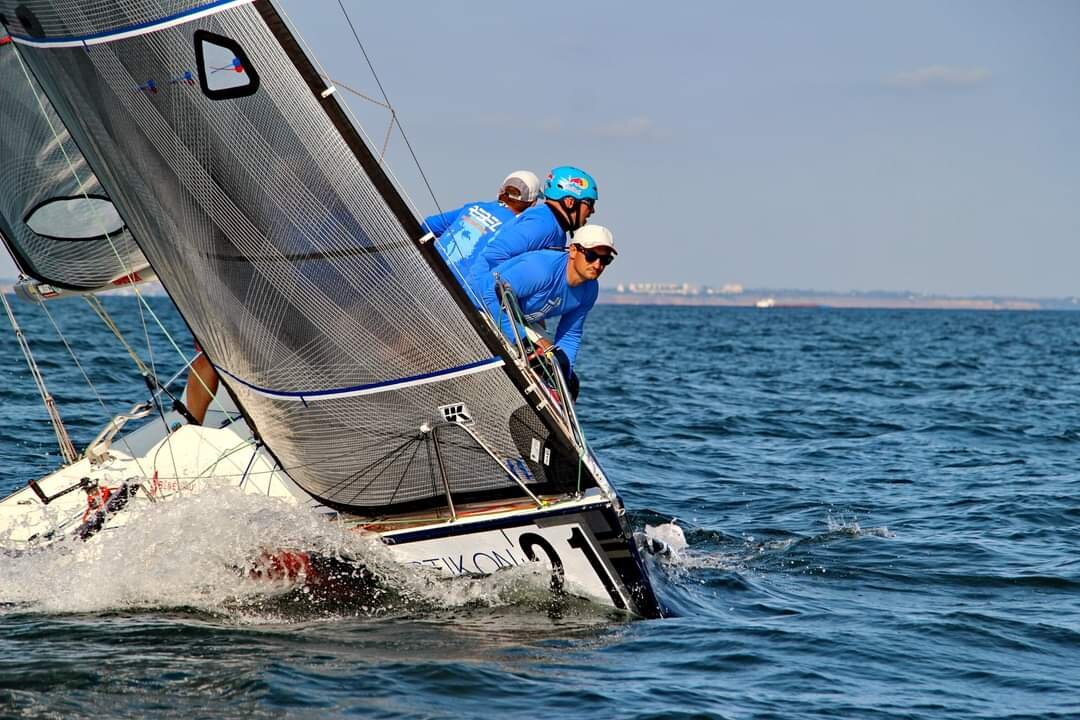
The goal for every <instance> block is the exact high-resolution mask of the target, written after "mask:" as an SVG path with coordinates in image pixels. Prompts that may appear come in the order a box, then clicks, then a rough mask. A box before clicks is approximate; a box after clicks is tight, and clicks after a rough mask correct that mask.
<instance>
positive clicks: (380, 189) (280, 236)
mask: <svg viewBox="0 0 1080 720" xmlns="http://www.w3.org/2000/svg"><path fill="white" fill-rule="evenodd" d="M0 23H2V24H3V25H4V27H5V29H6V30H7V32H8V33H9V34H10V37H11V38H12V41H13V42H12V44H13V45H15V46H16V49H17V51H18V58H19V61H20V62H21V63H23V64H24V65H25V68H26V70H27V75H28V79H29V80H30V82H29V84H28V86H29V87H31V88H40V90H41V91H42V92H41V93H40V99H41V101H43V102H44V101H47V102H48V106H49V108H50V109H49V112H52V113H54V114H55V116H56V118H58V120H59V123H58V124H57V126H62V127H63V131H64V132H65V133H68V134H70V138H69V139H70V141H71V144H72V145H73V146H74V147H77V149H78V151H79V154H78V157H79V158H81V160H80V161H78V162H84V163H85V170H86V173H85V174H88V173H89V172H90V171H92V174H93V177H94V181H93V182H94V183H98V184H99V185H100V190H101V192H100V193H98V192H96V191H91V190H90V189H89V188H90V187H91V186H89V185H88V184H87V182H89V181H85V180H84V181H82V185H81V189H80V191H79V192H77V193H76V192H72V193H70V196H71V197H75V198H81V199H82V203H81V205H82V207H81V208H74V207H73V208H70V209H72V210H76V209H81V210H82V211H84V212H90V211H91V210H95V211H98V214H99V215H103V216H108V215H109V214H108V212H104V213H102V212H101V211H102V210H105V209H106V206H105V205H103V204H102V203H106V204H107V206H108V208H112V209H113V211H114V213H115V218H114V219H113V220H112V227H111V228H110V229H109V230H107V231H104V232H102V233H99V235H100V236H101V237H100V238H98V239H100V240H102V241H103V242H104V243H105V247H108V248H109V249H110V251H112V252H113V254H114V255H115V256H116V258H115V259H116V260H117V262H118V263H119V264H120V266H121V271H120V272H119V273H117V274H115V276H113V277H111V278H107V279H105V280H104V281H101V280H95V281H94V282H96V283H99V287H102V286H106V285H108V284H110V283H114V282H115V281H116V279H117V278H127V280H128V281H129V282H136V281H138V280H139V279H142V278H144V277H147V278H148V277H151V276H152V277H156V278H157V279H159V280H160V282H161V284H162V285H163V287H164V288H165V290H166V292H167V293H168V295H169V296H170V298H171V299H172V301H173V303H174V304H175V306H176V308H177V310H178V311H179V313H180V315H181V316H182V318H183V319H184V321H185V322H186V323H187V325H188V327H189V328H190V330H191V333H192V335H193V336H194V337H195V338H197V340H198V342H199V344H200V345H201V347H202V349H203V352H205V354H206V356H207V357H208V358H209V359H210V361H211V362H212V363H213V365H214V368H215V369H216V370H217V373H218V375H219V376H220V378H221V382H222V390H221V392H219V393H218V399H219V403H218V407H217V408H215V409H213V410H212V411H211V413H210V414H209V415H208V417H207V419H206V420H205V421H204V422H203V423H202V424H201V425H199V424H195V423H192V422H189V421H188V420H189V419H190V418H186V417H185V409H184V403H183V402H182V400H180V399H179V398H177V402H175V403H174V404H173V406H172V407H171V408H170V407H167V406H166V403H165V402H164V396H163V392H164V391H163V388H165V387H166V386H167V383H161V382H158V381H157V380H156V379H154V380H153V381H152V382H150V383H149V384H150V386H151V389H152V390H153V395H152V399H151V401H149V402H147V403H144V404H141V405H139V406H136V407H133V408H132V409H131V411H130V412H128V413H125V414H123V415H121V416H119V417H117V418H114V419H113V420H112V421H111V422H110V423H108V424H107V425H106V427H105V429H104V430H103V431H102V433H101V435H99V436H98V438H96V439H95V440H94V442H92V443H91V444H90V446H89V447H88V448H87V449H86V450H85V452H83V453H81V454H80V455H79V456H78V457H71V458H68V463H67V464H66V465H65V466H64V467H62V468H60V469H59V470H58V471H56V472H55V473H52V474H50V475H48V476H46V477H45V478H41V479H39V480H36V481H33V482H31V483H30V484H29V486H28V487H26V488H24V489H21V490H19V491H17V492H16V493H14V494H13V495H11V496H9V497H8V498H6V499H5V500H3V501H2V502H0V537H3V538H6V541H5V542H6V543H7V544H8V545H10V546H19V547H31V546H34V545H35V544H41V543H47V542H50V541H52V540H53V539H55V538H57V537H61V536H63V537H70V536H71V535H72V534H75V535H77V536H79V537H87V538H91V541H92V537H93V536H94V535H95V534H96V533H100V532H108V531H109V529H110V528H112V527H117V526H119V525H121V524H123V523H124V522H127V521H128V520H127V518H128V517H129V515H130V513H129V512H128V509H129V508H131V507H134V506H135V505H136V504H138V503H145V502H157V501H159V500H161V499H166V498H168V497H171V496H174V495H179V494H183V493H184V492H192V491H199V492H213V490H214V488H215V482H216V481H215V479H214V478H217V477H230V478H233V480H232V482H234V484H235V482H236V478H239V484H240V485H241V486H243V487H244V488H245V490H247V491H250V492H260V493H265V494H268V495H277V496H280V497H283V498H288V499H290V500H291V501H293V502H296V503H298V504H301V505H306V506H308V507H310V508H311V510H312V511H313V512H318V513H322V514H325V515H326V516H327V517H328V518H335V519H336V520H337V521H338V522H340V523H343V524H344V525H345V526H347V527H350V528H354V529H356V530H357V531H359V532H369V533H375V534H377V536H378V537H379V538H380V539H381V540H382V542H383V543H385V544H386V545H387V546H388V547H389V549H390V550H391V552H392V554H393V555H394V557H395V558H396V559H398V560H399V561H401V562H405V563H417V564H426V565H430V566H432V567H437V568H440V569H442V570H444V571H445V572H447V573H448V574H451V575H453V574H472V573H491V572H496V571H498V570H499V569H500V568H505V567H512V566H514V565H519V564H522V563H525V562H539V563H544V564H545V565H547V566H548V567H550V569H551V573H552V580H553V587H555V588H556V589H557V590H559V591H562V592H570V593H574V594H578V595H581V596H584V597H589V598H592V599H594V600H596V601H598V602H601V603H604V604H608V605H610V606H612V607H614V608H618V609H621V610H624V611H626V612H628V613H632V614H635V615H638V616H643V617H658V616H660V615H661V614H662V610H661V607H660V605H659V603H658V602H657V600H656V597H655V595H654V592H653V589H652V587H651V584H650V581H649V577H648V574H647V572H646V564H645V562H644V560H643V557H642V555H641V551H640V550H639V548H638V546H637V544H636V542H635V539H634V534H633V531H632V528H631V527H630V525H629V523H628V521H627V518H626V515H625V508H624V506H623V502H622V500H621V498H620V497H619V495H618V493H617V492H616V490H615V489H614V487H613V486H612V484H611V482H610V481H609V480H608V478H607V476H606V474H605V473H604V471H603V469H602V467H601V465H600V463H599V461H598V459H597V458H596V456H595V454H594V453H593V452H592V450H591V449H590V448H589V446H588V444H587V443H586V441H585V438H584V434H583V433H582V432H581V429H580V425H579V423H578V419H577V416H576V414H575V411H574V407H573V402H572V401H571V400H570V399H569V397H568V396H567V394H566V392H565V386H564V382H563V378H562V377H561V375H560V371H559V368H558V366H557V365H555V364H551V365H548V366H546V367H541V368H539V369H538V368H536V367H535V366H533V365H530V362H529V359H528V354H529V353H528V348H527V347H526V345H525V341H524V340H523V339H520V338H519V339H518V340H517V341H516V342H512V343H510V342H506V341H505V340H504V339H503V337H502V335H501V333H500V332H499V331H498V329H497V327H496V325H495V324H494V323H493V321H492V319H491V318H489V317H487V316H486V315H484V314H481V313H479V312H478V311H476V310H475V309H474V307H473V304H472V303H471V302H470V300H469V298H468V297H467V296H466V294H465V292H464V291H463V290H462V288H461V286H459V285H458V283H457V282H456V281H455V278H454V277H453V275H452V274H451V272H450V271H449V269H448V268H447V266H446V264H445V262H444V261H443V260H442V258H441V257H440V255H439V253H438V252H437V251H436V249H435V248H434V247H433V244H434V243H433V237H432V236H431V235H430V233H425V231H424V228H423V227H422V226H421V224H420V222H419V221H418V220H417V216H416V214H415V213H414V211H413V209H412V207H411V206H410V204H409V202H408V201H407V200H406V198H405V197H404V195H403V194H402V193H401V192H400V191H399V189H398V187H397V185H396V184H395V182H394V180H393V179H392V176H391V175H390V173H389V171H388V170H387V168H386V167H385V165H384V164H383V162H382V160H381V159H380V158H379V157H378V156H376V155H375V154H374V152H373V151H372V149H371V147H370V146H369V144H368V143H367V141H366V140H365V139H364V136H363V135H362V133H361V132H360V131H359V130H358V129H357V126H356V124H354V123H353V122H352V120H351V118H350V115H349V113H348V110H347V107H346V106H345V105H344V103H342V102H341V101H340V100H339V98H338V96H337V93H336V90H337V88H336V87H335V85H334V84H333V83H332V82H331V81H329V80H328V79H327V78H326V76H325V75H324V74H323V73H322V72H320V71H319V69H318V68H317V66H316V65H315V62H314V60H313V59H312V58H311V57H310V56H309V55H308V54H307V53H306V52H305V50H304V49H303V47H302V45H301V43H300V41H299V40H298V38H297V36H296V34H295V33H294V32H293V30H292V29H291V27H290V25H289V23H288V22H287V20H286V18H285V17H284V16H283V14H282V13H281V11H280V10H279V8H278V7H277V6H276V5H275V4H274V3H273V2H271V1H270V0H215V1H211V2H206V1H203V2H197V1H192V0H187V1H177V0H169V1H167V2H166V0H156V1H154V2H146V1H145V0H140V1H138V2H136V1H134V0H127V1H122V0H115V1H113V0H109V1H105V0H89V1H88V2H81V3H68V2H48V1H47V0H41V1H26V0H0ZM0 49H2V48H0ZM8 49H10V48H8ZM53 132H54V135H53V136H52V138H51V141H55V143H61V140H62V138H61V136H60V135H59V134H58V133H57V132H56V131H55V128H54V130H53ZM94 198H99V200H98V202H94V203H89V201H91V200H93V199H94ZM19 209H20V210H25V208H19ZM12 217H16V218H18V219H19V223H16V225H18V224H20V223H21V224H22V225H26V227H0V230H2V232H3V234H4V236H5V239H6V241H7V244H8V246H9V247H10V248H13V254H14V255H15V256H16V260H17V261H18V262H19V264H20V267H21V268H22V269H23V271H24V272H25V273H26V274H27V275H28V276H29V277H30V278H32V280H31V281H30V282H32V283H36V284H38V285H42V284H44V285H47V286H49V287H50V288H60V289H67V290H68V291H69V292H91V291H92V290H94V288H91V287H88V285H93V284H94V283H88V284H87V285H76V284H73V283H70V282H65V281H64V279H63V278H60V277H54V276H53V275H51V274H49V273H47V272H45V271H43V270H41V266H40V263H38V262H37V261H36V260H34V258H36V257H37V256H36V255H34V254H32V253H31V252H30V251H29V250H26V249H25V248H27V247H28V246H29V243H28V241H26V240H22V241H21V240H20V239H19V238H20V237H22V236H21V235H20V232H21V231H25V232H24V233H23V234H26V233H29V234H28V235H27V237H30V238H31V239H36V236H37V235H40V233H36V230H35V227H36V224H32V223H29V222H26V220H27V218H32V217H33V216H32V215H27V214H26V213H25V212H23V213H22V214H19V213H14V214H13V215H12ZM39 219H40V218H39ZM9 221H10V218H9ZM129 238H130V240H131V247H128V248H127V250H128V252H127V254H126V255H125V254H124V252H123V251H121V248H122V247H126V245H124V242H122V241H126V240H127V239H129ZM19 253H22V255H23V257H22V259H21V260H20V256H19ZM43 254H44V255H48V253H47V252H45V253H43ZM144 261H145V263H144ZM143 263H144V264H143ZM140 264H142V265H140ZM136 270H137V271H136ZM106 275H108V273H106ZM38 299H43V298H42V293H38ZM45 301H47V299H45ZM506 310H507V311H508V312H512V311H513V299H512V298H507V300H506ZM35 377H38V374H35ZM39 388H44V384H43V382H42V383H39ZM46 396H47V393H43V397H46ZM129 423H130V426H131V427H133V426H135V425H138V427H137V428H136V429H134V430H131V431H130V432H125V431H124V429H125V425H128V424H129ZM55 424H56V422H55V421H54V425H55ZM163 449H167V451H166V450H163ZM103 488H104V489H107V490H108V491H109V492H108V497H105V495H104V493H103ZM88 503H89V504H90V505H89V506H88Z"/></svg>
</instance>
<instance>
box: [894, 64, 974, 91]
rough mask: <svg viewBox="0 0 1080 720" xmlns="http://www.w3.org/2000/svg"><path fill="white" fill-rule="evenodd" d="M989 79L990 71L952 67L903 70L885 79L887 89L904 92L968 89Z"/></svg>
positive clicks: (942, 66) (937, 66) (931, 66)
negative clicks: (930, 89) (899, 89)
mask: <svg viewBox="0 0 1080 720" xmlns="http://www.w3.org/2000/svg"><path fill="white" fill-rule="evenodd" d="M989 79H990V71H989V70H987V69H985V68H980V67H954V66H949V65H927V66H926V67H921V68H918V69H915V70H905V71H904V72H898V73H896V74H895V75H892V76H891V77H888V78H886V80H885V84H886V85H888V86H889V87H895V88H904V89H906V90H920V89H923V88H968V87H974V86H976V85H980V84H982V83H984V82H986V81H987V80H989Z"/></svg>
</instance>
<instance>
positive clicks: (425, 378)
mask: <svg viewBox="0 0 1080 720" xmlns="http://www.w3.org/2000/svg"><path fill="white" fill-rule="evenodd" d="M502 365H503V359H502V358H500V357H490V358H487V359H485V360H477V361H476V362H471V363H468V364H466V365H459V366H457V367H452V368H446V369H444V370H435V371H433V372H429V373H423V374H421V375H411V376H409V377H404V378H398V379H396V380H383V381H382V382H376V383H368V384H366V385H353V386H350V387H342V388H329V389H327V390H272V389H270V388H263V387H259V386H258V385H253V384H251V383H249V382H247V381H246V380H243V379H241V378H238V377H237V376H235V375H233V374H232V373H231V372H229V371H228V370H225V369H224V368H220V367H219V368H217V370H218V371H219V372H221V373H224V374H225V375H228V376H229V377H230V378H232V379H233V380H235V381H236V382H238V383H240V384H241V385H243V386H244V387H246V388H248V389H250V390H253V391H255V392H257V393H259V394H260V395H265V396H266V397H271V398H278V399H280V400H299V401H301V402H305V401H307V400H318V399H320V398H327V397H348V396H352V395H372V394H375V393H377V392H386V391H388V390H396V389H398V388H403V387H409V386H411V385H425V384H427V383H429V382H437V381H439V380H442V379H448V378H449V377H451V376H458V375H471V374H473V373H476V372H482V371H484V370H490V369H493V368H497V367H502Z"/></svg>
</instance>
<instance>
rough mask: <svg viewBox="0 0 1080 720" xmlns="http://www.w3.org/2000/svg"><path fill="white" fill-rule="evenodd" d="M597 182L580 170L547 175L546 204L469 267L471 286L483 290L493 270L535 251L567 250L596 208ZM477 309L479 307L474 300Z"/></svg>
mask: <svg viewBox="0 0 1080 720" xmlns="http://www.w3.org/2000/svg"><path fill="white" fill-rule="evenodd" d="M596 199H597V193H596V181H595V180H594V179H593V177H592V175H589V173H587V172H585V171H584V170H582V169H580V168H576V167H573V166H570V165H564V166H561V167H557V168H555V169H553V170H552V171H551V172H550V173H548V177H547V183H546V184H545V186H544V202H543V203H541V204H540V205H537V206H536V207H534V208H530V209H528V210H526V211H525V212H523V213H521V214H520V215H518V216H517V217H516V218H514V219H512V220H510V221H509V222H507V223H506V224H505V225H503V226H502V228H501V229H500V230H499V232H498V233H496V234H495V236H494V237H493V238H491V240H490V241H489V242H488V243H487V245H486V247H484V249H483V250H482V251H481V252H479V253H476V254H475V257H474V259H473V260H472V262H471V264H470V266H469V275H468V279H469V284H470V285H471V286H472V287H474V288H478V289H482V288H483V287H484V286H485V285H486V284H487V275H488V273H489V272H490V271H491V269H492V268H494V267H496V266H498V265H499V264H501V263H503V262H506V261H507V260H509V259H510V258H512V257H514V256H516V255H520V254H522V253H525V252H530V251H532V250H543V249H545V248H559V249H562V248H564V247H565V246H566V234H567V233H571V234H572V233H573V232H574V231H576V230H577V229H578V228H581V227H582V226H583V225H585V222H586V221H587V220H588V219H589V216H590V215H591V214H592V212H593V208H595V207H596ZM473 302H474V303H476V305H477V307H480V303H479V302H477V301H476V298H474V299H473Z"/></svg>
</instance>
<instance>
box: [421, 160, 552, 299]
mask: <svg viewBox="0 0 1080 720" xmlns="http://www.w3.org/2000/svg"><path fill="white" fill-rule="evenodd" d="M538 197H540V179H539V178H538V177H536V175H534V174H533V173H531V172H529V171H528V170H518V171H516V172H512V173H510V174H509V175H508V176H507V177H506V179H505V180H503V181H502V185H500V186H499V196H498V199H497V200H495V201H494V202H490V201H479V202H473V203H466V204H465V205H462V206H461V207H460V208H458V209H456V210H450V211H449V212H444V213H441V214H439V215H431V216H430V217H428V218H425V220H424V226H425V228H426V229H427V230H429V231H430V232H431V233H433V234H434V235H435V236H436V240H435V247H436V248H437V249H438V251H439V254H440V255H442V256H443V259H444V260H446V264H447V265H449V266H450V269H451V270H452V271H453V272H454V276H455V277H456V278H457V279H458V282H459V283H461V284H462V285H464V284H465V278H466V277H468V266H469V263H470V262H471V261H472V258H474V257H475V256H476V255H477V254H478V253H479V252H480V251H482V250H483V249H484V247H485V246H486V245H487V243H488V241H489V240H490V239H491V236H492V235H494V234H495V233H496V232H498V230H499V228H501V227H502V226H503V223H505V222H506V221H507V220H510V219H511V218H513V217H514V216H515V215H517V214H519V213H521V212H524V211H525V210H526V209H528V208H529V207H531V206H532V205H533V203H535V202H536V199H537V198H538Z"/></svg>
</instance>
